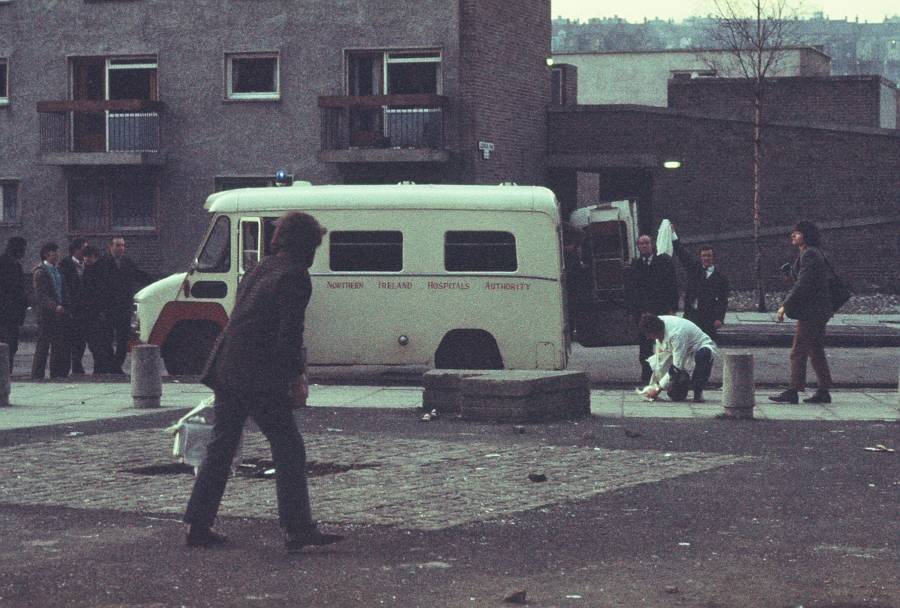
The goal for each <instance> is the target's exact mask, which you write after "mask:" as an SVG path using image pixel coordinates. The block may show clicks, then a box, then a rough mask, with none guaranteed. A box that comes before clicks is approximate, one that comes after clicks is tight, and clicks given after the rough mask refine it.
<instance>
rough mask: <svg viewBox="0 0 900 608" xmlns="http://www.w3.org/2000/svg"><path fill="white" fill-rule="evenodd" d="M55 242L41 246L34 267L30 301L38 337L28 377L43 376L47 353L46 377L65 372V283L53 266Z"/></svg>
mask: <svg viewBox="0 0 900 608" xmlns="http://www.w3.org/2000/svg"><path fill="white" fill-rule="evenodd" d="M57 264H59V245H57V244H56V243H52V242H50V243H44V244H43V245H42V246H41V263H40V264H39V265H38V266H37V268H35V269H34V301H35V308H36V309H37V321H38V337H37V344H36V345H35V347H34V360H33V361H32V364H31V378H32V379H33V380H43V379H44V371H45V370H46V367H47V355H48V353H49V355H50V378H65V377H66V376H68V375H69V349H68V344H67V342H66V309H65V307H64V306H63V302H64V301H65V286H64V285H63V278H62V275H61V274H60V272H59V269H57V267H56V266H57Z"/></svg>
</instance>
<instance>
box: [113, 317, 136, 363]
mask: <svg viewBox="0 0 900 608" xmlns="http://www.w3.org/2000/svg"><path fill="white" fill-rule="evenodd" d="M109 325H110V328H111V329H112V335H113V344H114V346H115V350H114V354H113V365H115V370H116V371H118V370H121V369H122V364H124V363H125V356H126V355H127V354H128V340H129V338H131V309H130V308H129V309H121V310H113V311H110V313H109Z"/></svg>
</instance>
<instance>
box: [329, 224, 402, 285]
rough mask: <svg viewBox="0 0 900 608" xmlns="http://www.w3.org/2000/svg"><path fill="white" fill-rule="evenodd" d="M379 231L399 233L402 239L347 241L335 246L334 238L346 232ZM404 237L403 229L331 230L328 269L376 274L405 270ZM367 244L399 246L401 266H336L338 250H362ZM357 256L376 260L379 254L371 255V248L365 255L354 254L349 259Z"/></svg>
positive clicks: (388, 246)
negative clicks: (364, 241)
mask: <svg viewBox="0 0 900 608" xmlns="http://www.w3.org/2000/svg"><path fill="white" fill-rule="evenodd" d="M378 233H383V234H386V235H399V236H400V239H399V241H395V242H391V241H389V240H386V241H383V242H373V243H354V242H345V243H338V247H337V248H336V247H335V242H334V239H335V238H336V237H338V236H339V235H345V234H358V235H363V234H378ZM403 237H404V235H403V231H402V230H385V229H379V230H359V229H351V230H335V231H329V232H328V270H329V271H330V272H338V273H343V272H352V273H372V274H376V273H380V274H395V273H399V272H403V269H404V267H405V260H404V253H405V252H404V240H405V239H404V238H403ZM366 245H379V246H381V247H385V248H389V249H390V248H395V247H399V249H400V255H399V262H400V266H399V268H356V267H351V266H350V265H346V266H344V267H336V266H335V263H334V262H335V252H336V251H338V252H340V251H341V249H344V248H351V247H355V248H356V249H357V250H360V249H362V247H365V246H366ZM388 255H391V253H390V252H389V253H388ZM357 258H358V259H363V260H376V259H378V256H374V255H371V250H370V251H369V252H368V253H367V255H364V256H352V257H349V259H351V260H352V259H357ZM391 259H392V260H393V259H396V258H395V257H394V256H391Z"/></svg>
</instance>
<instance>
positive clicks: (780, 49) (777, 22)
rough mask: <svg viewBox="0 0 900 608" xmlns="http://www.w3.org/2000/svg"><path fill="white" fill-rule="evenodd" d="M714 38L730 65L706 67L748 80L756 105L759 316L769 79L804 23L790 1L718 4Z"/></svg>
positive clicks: (726, 0)
mask: <svg viewBox="0 0 900 608" xmlns="http://www.w3.org/2000/svg"><path fill="white" fill-rule="evenodd" d="M712 6H713V9H714V12H713V14H712V15H711V16H710V17H711V26H710V29H709V31H708V35H709V36H710V38H711V40H712V41H713V42H714V44H716V45H717V46H718V47H719V48H721V49H723V50H725V51H726V55H727V57H728V64H727V65H722V63H721V61H720V60H718V59H716V58H715V56H714V55H709V56H707V58H705V61H706V62H707V63H708V64H709V65H710V67H712V68H714V69H715V70H716V72H717V73H719V74H735V75H737V76H738V77H740V78H744V79H745V80H746V81H747V84H748V92H749V95H750V97H751V99H752V101H753V247H754V254H755V255H754V258H755V271H754V278H755V281H756V289H757V292H758V296H759V311H760V312H764V311H765V310H766V299H765V290H764V286H763V280H762V252H761V250H760V245H759V227H760V208H761V200H760V198H761V193H760V184H761V179H762V176H761V167H760V161H761V159H762V125H763V110H764V102H765V94H766V78H770V77H772V76H775V75H777V74H778V73H779V71H780V68H781V66H782V63H783V60H784V57H785V54H786V52H787V48H786V47H787V45H789V44H791V43H795V39H796V33H797V25H798V23H799V22H798V21H797V18H796V14H797V13H796V9H795V8H793V7H792V6H790V5H789V2H788V0H712Z"/></svg>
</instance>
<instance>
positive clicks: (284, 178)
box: [275, 169, 288, 186]
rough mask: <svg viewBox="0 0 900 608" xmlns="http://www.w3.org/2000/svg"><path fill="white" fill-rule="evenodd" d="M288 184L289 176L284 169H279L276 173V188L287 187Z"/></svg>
mask: <svg viewBox="0 0 900 608" xmlns="http://www.w3.org/2000/svg"><path fill="white" fill-rule="evenodd" d="M287 183H288V174H287V171H285V170H284V169H279V170H278V171H276V172H275V185H276V186H286V185H287Z"/></svg>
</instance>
